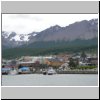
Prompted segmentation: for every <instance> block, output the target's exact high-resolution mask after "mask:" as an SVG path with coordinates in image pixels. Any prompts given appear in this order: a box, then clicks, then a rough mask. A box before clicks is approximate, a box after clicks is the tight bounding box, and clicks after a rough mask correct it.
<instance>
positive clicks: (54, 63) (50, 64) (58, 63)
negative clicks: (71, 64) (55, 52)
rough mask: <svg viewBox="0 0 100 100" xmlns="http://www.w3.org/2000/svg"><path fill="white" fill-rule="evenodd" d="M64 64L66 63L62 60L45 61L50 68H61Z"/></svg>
mask: <svg viewBox="0 0 100 100" xmlns="http://www.w3.org/2000/svg"><path fill="white" fill-rule="evenodd" d="M63 63H64V61H63V60H62V59H60V58H52V59H46V60H45V64H47V65H49V66H52V67H53V66H54V67H60V66H61V65H62V64H63Z"/></svg>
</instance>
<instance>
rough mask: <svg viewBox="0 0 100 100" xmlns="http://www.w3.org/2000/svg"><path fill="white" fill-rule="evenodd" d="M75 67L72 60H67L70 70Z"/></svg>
mask: <svg viewBox="0 0 100 100" xmlns="http://www.w3.org/2000/svg"><path fill="white" fill-rule="evenodd" d="M76 66H77V65H76V63H75V62H74V60H73V59H72V58H70V60H69V67H71V68H75V67H76Z"/></svg>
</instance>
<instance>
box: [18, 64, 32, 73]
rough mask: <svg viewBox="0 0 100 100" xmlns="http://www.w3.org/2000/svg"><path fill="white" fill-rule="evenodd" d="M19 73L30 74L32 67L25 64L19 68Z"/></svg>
mask: <svg viewBox="0 0 100 100" xmlns="http://www.w3.org/2000/svg"><path fill="white" fill-rule="evenodd" d="M18 73H19V74H30V69H29V67H26V66H23V67H21V68H19V70H18Z"/></svg>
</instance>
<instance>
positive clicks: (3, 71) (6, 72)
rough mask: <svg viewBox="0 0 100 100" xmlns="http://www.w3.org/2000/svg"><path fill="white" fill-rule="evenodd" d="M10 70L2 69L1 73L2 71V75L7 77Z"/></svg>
mask: <svg viewBox="0 0 100 100" xmlns="http://www.w3.org/2000/svg"><path fill="white" fill-rule="evenodd" d="M10 70H11V68H2V69H1V71H2V75H8V74H9V72H10Z"/></svg>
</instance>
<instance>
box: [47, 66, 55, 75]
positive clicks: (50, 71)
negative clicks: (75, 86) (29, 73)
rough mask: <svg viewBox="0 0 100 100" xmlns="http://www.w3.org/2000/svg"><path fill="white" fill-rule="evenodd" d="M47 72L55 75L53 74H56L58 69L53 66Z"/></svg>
mask: <svg viewBox="0 0 100 100" xmlns="http://www.w3.org/2000/svg"><path fill="white" fill-rule="evenodd" d="M47 74H48V75H53V74H56V71H55V70H54V69H53V68H50V69H48V71H47Z"/></svg>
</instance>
